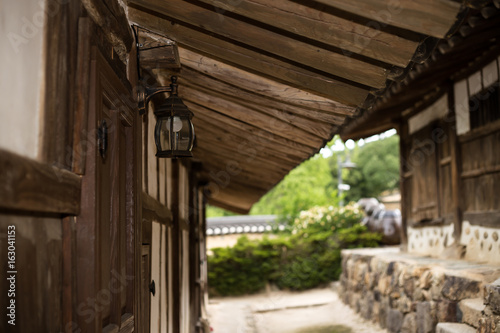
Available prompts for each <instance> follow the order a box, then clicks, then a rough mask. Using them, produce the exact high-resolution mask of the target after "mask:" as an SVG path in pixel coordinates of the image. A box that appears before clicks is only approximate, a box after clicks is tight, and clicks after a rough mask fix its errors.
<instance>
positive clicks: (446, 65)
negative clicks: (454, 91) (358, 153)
mask: <svg viewBox="0 0 500 333" xmlns="http://www.w3.org/2000/svg"><path fill="white" fill-rule="evenodd" d="M499 39H500V2H498V1H497V2H495V3H493V2H491V1H484V2H482V3H478V4H477V6H476V7H475V8H471V9H470V10H469V11H468V13H467V15H465V16H464V20H463V23H462V24H461V25H460V27H459V28H458V29H457V31H455V32H454V33H453V34H452V35H450V36H449V37H448V38H447V39H442V40H440V41H439V42H438V44H437V47H436V48H435V49H434V50H433V52H432V54H431V56H430V57H429V58H428V59H427V60H426V61H425V62H424V63H421V64H416V65H414V66H413V68H412V69H411V71H410V72H409V75H407V77H406V78H405V79H404V80H401V81H399V82H393V83H392V84H391V87H390V89H387V90H386V91H385V92H384V94H383V95H382V96H381V97H380V98H379V99H378V100H377V101H376V102H375V103H373V105H372V106H371V107H370V108H368V109H367V110H364V111H363V113H362V114H361V115H360V116H359V117H357V118H355V119H349V121H347V122H346V123H345V124H344V126H343V128H342V129H341V132H340V134H341V137H342V139H344V140H347V139H354V140H357V139H361V138H366V137H369V136H371V135H374V134H378V133H381V132H383V131H386V130H388V129H391V128H394V127H397V126H398V124H399V123H401V122H404V121H405V119H408V118H410V117H411V116H413V115H415V114H416V113H418V112H420V111H422V110H424V109H425V108H426V107H428V106H430V105H431V104H433V103H434V102H436V101H437V100H438V99H439V98H440V97H442V96H443V95H444V94H446V93H448V91H447V89H448V87H449V84H447V81H450V80H452V81H456V80H459V79H461V78H462V77H463V76H464V73H467V71H469V68H473V69H474V68H476V69H479V67H480V66H481V64H483V63H485V62H489V61H492V60H493V59H495V58H496V57H497V56H498V52H499V50H500V43H499ZM478 66H479V67H478Z"/></svg>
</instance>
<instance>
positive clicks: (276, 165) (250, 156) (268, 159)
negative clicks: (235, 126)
mask: <svg viewBox="0 0 500 333" xmlns="http://www.w3.org/2000/svg"><path fill="white" fill-rule="evenodd" d="M196 135H197V136H198V137H199V142H198V146H197V148H200V149H204V150H206V151H209V152H210V151H212V150H213V151H221V150H222V151H227V152H229V153H231V154H234V156H235V159H239V160H245V161H246V162H257V163H262V164H263V165H269V166H272V167H273V169H276V170H282V171H288V170H289V169H291V168H293V167H295V166H296V165H297V163H300V161H296V162H295V163H292V162H286V161H282V160H280V159H279V158H277V157H275V156H273V155H271V154H268V153H266V152H265V151H263V150H260V151H250V150H247V149H241V150H239V149H238V147H237V146H235V145H231V144H228V141H227V140H225V139H224V140H221V138H220V137H214V134H213V133H211V132H206V131H197V132H196Z"/></svg>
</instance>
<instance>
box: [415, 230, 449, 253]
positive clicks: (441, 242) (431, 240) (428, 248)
mask: <svg viewBox="0 0 500 333" xmlns="http://www.w3.org/2000/svg"><path fill="white" fill-rule="evenodd" d="M453 230H454V226H453V224H449V225H445V226H436V227H424V228H412V227H408V252H410V253H416V254H421V255H427V256H431V257H439V256H440V255H441V254H442V253H443V251H444V250H445V249H446V248H447V247H448V246H450V245H452V244H453V243H454V241H455V239H454V238H453Z"/></svg>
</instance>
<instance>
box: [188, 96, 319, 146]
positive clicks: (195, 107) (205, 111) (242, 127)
mask: <svg viewBox="0 0 500 333" xmlns="http://www.w3.org/2000/svg"><path fill="white" fill-rule="evenodd" d="M184 102H185V104H186V105H187V106H188V107H189V109H191V110H192V111H193V112H194V113H195V117H205V119H213V120H214V121H217V122H219V124H220V125H224V126H226V127H227V128H228V129H232V130H233V129H234V131H239V132H240V133H242V134H245V135H246V136H247V137H254V138H256V139H257V138H258V140H259V141H260V140H268V141H271V142H274V143H276V144H281V145H282V146H283V148H287V149H289V150H290V151H292V152H295V151H297V152H300V153H305V154H313V153H314V152H315V150H316V149H317V148H316V147H309V146H307V145H304V144H301V143H298V142H295V141H293V140H289V139H287V138H283V137H281V136H279V135H275V134H273V133H271V132H268V131H266V130H263V129H261V128H258V127H255V126H253V125H250V124H247V123H245V122H242V121H239V120H236V119H233V118H231V117H229V116H226V115H224V114H222V113H219V112H217V111H215V110H213V109H210V108H207V107H204V106H203V105H200V104H196V103H193V102H190V101H187V100H185V101H184ZM249 142H254V141H249Z"/></svg>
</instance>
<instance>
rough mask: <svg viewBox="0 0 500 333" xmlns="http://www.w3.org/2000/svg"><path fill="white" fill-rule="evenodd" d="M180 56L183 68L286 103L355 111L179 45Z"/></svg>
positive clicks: (330, 110) (347, 112)
mask: <svg viewBox="0 0 500 333" xmlns="http://www.w3.org/2000/svg"><path fill="white" fill-rule="evenodd" d="M179 57H180V60H181V63H182V66H183V70H185V69H186V68H189V69H193V70H195V71H197V72H200V73H203V74H205V75H207V76H209V77H211V78H214V79H217V80H221V81H224V82H226V83H227V84H230V85H233V86H235V87H239V88H241V89H243V90H247V91H252V92H254V93H257V94H259V95H262V96H266V97H269V98H272V99H275V100H279V101H281V102H283V103H288V104H290V105H295V106H299V107H303V108H306V109H308V110H317V111H323V112H327V113H332V114H339V115H352V114H353V113H354V111H355V108H354V107H352V106H347V105H344V104H341V103H338V102H335V101H333V100H332V99H330V98H325V97H321V96H319V95H316V94H313V93H310V92H307V91H304V90H300V89H297V88H293V87H290V86H289V85H285V84H282V83H279V82H277V81H274V80H270V79H267V78H265V77H262V76H259V75H256V74H253V73H250V72H248V71H244V70H242V69H240V68H237V67H235V66H231V65H228V64H225V63H223V62H220V61H217V60H215V59H212V58H209V57H205V56H203V55H201V54H198V53H196V52H193V51H190V50H188V49H185V48H182V47H179Z"/></svg>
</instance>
